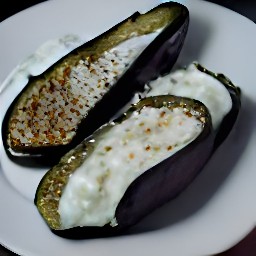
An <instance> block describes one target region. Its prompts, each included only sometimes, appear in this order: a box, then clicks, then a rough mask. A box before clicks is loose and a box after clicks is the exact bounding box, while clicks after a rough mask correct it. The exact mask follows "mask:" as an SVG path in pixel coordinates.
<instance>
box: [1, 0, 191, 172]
mask: <svg viewBox="0 0 256 256" xmlns="http://www.w3.org/2000/svg"><path fill="white" fill-rule="evenodd" d="M161 9H162V10H164V9H165V12H166V13H167V15H166V17H164V18H162V17H161V15H159V13H158V10H161ZM168 11H169V14H168ZM154 15H155V16H154ZM152 17H154V19H155V20H158V19H159V20H160V21H158V25H155V24H156V23H155V22H151V23H152V24H151V25H150V26H145V24H147V25H148V22H149V21H150V20H154V19H152ZM161 19H162V20H161ZM127 24H128V25H127ZM188 25H189V11H188V9H187V8H186V7H185V6H183V5H181V4H179V3H175V2H167V3H163V4H160V5H159V6H157V7H155V8H153V9H152V10H150V11H149V12H148V13H146V14H142V15H141V14H140V13H135V14H134V15H132V16H131V17H129V18H128V19H126V20H124V21H123V22H121V23H119V24H117V25H116V26H114V27H113V28H111V29H110V30H108V31H106V32H105V33H103V34H102V35H100V36H98V37H97V38H95V39H93V40H91V41H89V42H87V43H85V44H84V45H82V46H80V47H78V48H77V49H75V50H73V51H72V52H71V53H69V54H68V55H67V56H64V57H63V58H62V59H61V60H59V61H58V62H57V63H56V64H54V65H53V66H51V67H50V68H49V69H48V70H46V71H45V72H44V73H43V74H41V75H39V76H37V77H30V79H29V82H28V84H27V85H26V86H25V88H24V89H23V90H22V91H21V92H20V94H19V95H18V96H17V97H16V98H15V99H14V101H13V102H12V104H11V105H10V107H9V108H8V110H7V112H6V114H5V117H4V120H3V124H2V136H3V138H2V139H3V144H4V148H5V151H6V153H7V155H8V157H9V158H10V159H11V160H13V161H15V162H16V163H18V164H21V165H25V166H47V167H49V166H52V165H54V164H56V163H58V162H59V160H60V158H61V157H62V156H63V155H64V154H65V153H67V152H68V151H69V150H71V149H72V148H74V147H75V146H76V145H78V144H79V143H80V142H81V141H82V140H83V139H84V138H86V137H87V136H89V135H90V134H91V133H93V132H94V131H95V130H96V129H97V128H99V127H100V126H101V125H103V124H104V123H106V122H108V121H109V120H110V119H111V118H112V117H113V115H114V114H115V113H116V112H118V110H120V109H121V108H122V107H123V106H125V105H126V104H127V103H128V102H129V100H130V99H131V98H132V97H133V95H134V93H135V92H137V91H140V90H143V86H144V84H145V83H146V82H147V81H149V80H152V79H154V78H156V77H157V76H159V75H161V74H164V73H167V72H169V71H170V70H171V68H172V66H173V65H174V64H175V62H176V60H177V58H178V56H179V53H180V51H181V49H182V46H183V43H184V40H185V37H186V34H187V30H188ZM155 26H160V27H161V26H162V27H164V29H163V31H161V32H160V34H159V35H158V36H157V37H156V38H155V39H154V40H153V42H152V43H150V44H149V45H148V46H147V47H146V49H145V50H144V51H143V52H142V53H141V54H140V55H139V56H138V57H137V58H136V60H135V61H134V62H133V63H132V64H131V65H130V67H129V68H128V69H127V70H126V71H125V72H124V74H123V75H122V76H121V77H120V78H119V79H118V81H117V82H116V83H115V84H114V85H113V86H112V87H111V89H110V90H109V91H108V92H107V93H106V94H105V95H104V96H103V97H102V99H100V100H99V101H98V102H97V103H96V104H95V105H94V106H93V107H92V108H91V109H90V110H89V111H88V113H87V116H86V117H85V118H83V119H82V120H81V122H80V123H79V124H78V125H77V128H76V131H75V135H74V137H73V138H72V140H71V141H70V142H69V143H67V144H62V145H59V144H58V145H50V144H46V145H43V146H23V145H20V146H12V145H11V143H10V142H9V140H10V132H9V131H10V123H9V121H10V118H11V117H12V115H13V113H14V111H15V109H16V106H17V104H18V102H19V101H20V100H22V99H24V97H26V93H28V92H29V91H30V90H31V88H33V86H34V84H35V83H36V82H37V81H42V80H44V79H47V78H49V77H51V76H52V75H53V74H55V73H56V72H59V71H58V70H62V69H63V66H65V65H66V63H69V64H70V65H73V64H74V63H77V61H78V60H79V59H80V58H83V59H86V58H88V56H89V57H90V56H91V55H93V56H94V57H95V58H97V56H98V55H100V53H102V52H104V51H105V50H107V49H109V47H110V48H111V47H113V46H115V44H118V42H120V37H122V33H124V34H125V36H126V37H127V36H129V35H130V34H131V33H132V32H136V33H137V34H138V35H141V34H143V33H150V32H151V30H154V29H158V27H155ZM120 27H121V32H120ZM126 29H127V31H126ZM119 33H121V34H119ZM95 45H97V47H95ZM64 73H65V72H64ZM99 117H100V118H99Z"/></svg>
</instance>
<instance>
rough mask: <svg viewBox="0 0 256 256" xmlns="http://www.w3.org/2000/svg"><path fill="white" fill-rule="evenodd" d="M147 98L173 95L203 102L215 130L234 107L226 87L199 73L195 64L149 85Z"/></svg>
mask: <svg viewBox="0 0 256 256" xmlns="http://www.w3.org/2000/svg"><path fill="white" fill-rule="evenodd" d="M149 87H151V89H150V91H149V92H148V93H147V95H146V96H155V95H166V94H172V95H176V96H182V97H188V98H192V99H196V100H199V101H201V102H202V103H203V104H204V105H205V106H206V107H207V108H208V110H209V112H210V114H211V117H212V124H213V128H214V129H218V126H219V125H220V123H221V121H222V120H223V118H224V117H225V116H226V114H227V113H228V112H229V111H230V109H231V107H232V99H231V97H230V94H229V92H228V90H227V89H226V88H225V86H224V85H223V84H222V83H221V82H219V81H218V80H217V79H215V78H213V77H211V76H210V75H207V74H205V73H203V72H201V71H199V70H198V69H197V68H196V67H195V65H194V64H190V65H189V66H188V68H187V69H186V70H184V69H180V70H177V71H175V72H173V73H170V74H168V75H166V76H163V77H159V78H158V79H156V80H154V81H152V82H150V83H149Z"/></svg>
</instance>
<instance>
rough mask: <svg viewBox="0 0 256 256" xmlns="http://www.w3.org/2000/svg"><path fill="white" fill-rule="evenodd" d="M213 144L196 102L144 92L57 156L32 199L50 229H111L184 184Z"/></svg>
mask: <svg viewBox="0 0 256 256" xmlns="http://www.w3.org/2000/svg"><path fill="white" fill-rule="evenodd" d="M213 145H214V133H213V129H212V123H211V116H210V114H209V112H208V109H207V108H206V107H205V106H204V105H203V104H202V103H201V102H199V101H197V100H193V99H188V98H184V97H176V96H171V95H166V96H154V97H148V98H145V99H143V100H141V101H139V102H138V103H136V104H134V105H132V107H131V108H130V109H129V110H128V111H127V112H126V113H124V114H123V115H121V116H120V117H119V118H117V119H116V120H115V121H113V122H110V123H108V124H105V125H103V126H102V127H101V128H99V129H98V130H97V131H96V132H94V133H93V134H92V135H91V136H89V137H88V138H87V139H85V140H84V141H83V142H82V143H81V144H79V145H78V146H77V147H76V148H75V149H73V150H71V151H70V152H68V153H67V154H66V155H65V156H63V157H62V158H61V160H60V162H59V164H57V165H55V166H54V167H53V168H51V169H50V170H49V171H48V172H47V173H46V174H45V176H44V177H43V178H42V180H41V182H40V184H39V186H38V189H37V192H36V196H35V204H36V206H37V208H38V210H39V212H40V214H41V215H42V217H43V218H44V220H45V221H46V223H47V224H48V226H49V228H50V229H51V230H52V231H53V232H54V233H56V234H57V235H60V236H63V237H70V238H83V237H92V236H102V235H110V234H117V233H119V232H121V231H123V230H126V229H127V228H128V227H130V226H132V225H134V224H135V223H137V222H138V221H139V220H141V219H142V218H143V217H144V216H146V215H147V214H149V213H150V212H152V211H153V210H154V209H156V208H157V207H159V206H161V205H162V204H164V203H166V202H167V201H169V200H170V199H172V198H174V197H175V196H177V195H178V194H179V193H180V192H181V191H182V190H184V188H185V187H186V186H187V185H188V184H189V183H190V182H191V181H192V180H193V179H194V178H195V177H196V176H197V174H198V173H199V172H200V170H201V169H202V167H203V166H204V164H205V163H206V161H207V160H208V158H209V157H210V155H211V153H212V150H213Z"/></svg>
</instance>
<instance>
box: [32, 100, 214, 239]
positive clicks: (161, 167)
mask: <svg viewBox="0 0 256 256" xmlns="http://www.w3.org/2000/svg"><path fill="white" fill-rule="evenodd" d="M166 102H167V103H168V104H172V105H175V104H176V105H177V102H178V104H181V102H182V105H183V106H186V107H188V106H192V109H197V110H198V111H200V113H201V114H202V116H203V117H204V118H205V122H204V128H203V130H202V132H201V133H200V135H199V136H198V137H197V138H196V139H195V140H193V141H192V142H191V143H189V144H188V145H186V146H185V147H184V148H182V149H181V150H179V151H178V152H176V153H175V154H174V155H172V156H170V157H169V158H167V159H165V160H164V161H162V162H160V163H159V164H157V165H155V166H154V167H152V168H150V169H149V170H147V171H146V172H144V173H143V174H142V175H140V176H139V177H138V178H137V179H136V180H134V181H133V182H132V183H131V184H130V186H129V187H128V189H127V190H126V192H125V194H124V196H123V197H122V199H121V201H120V202H119V204H118V207H117V209H116V212H115V217H116V220H117V223H118V225H117V226H114V227H112V226H111V225H110V224H106V225H105V226H104V227H75V228H70V229H65V230H61V229H58V228H57V229H53V228H51V227H50V229H51V231H52V232H53V233H54V234H56V235H58V236H61V237H65V238H69V239H84V238H92V237H105V236H114V235H120V234H122V233H123V232H125V231H126V230H127V229H128V228H129V227H131V226H133V225H135V224H136V223H137V222H139V221H140V220H141V219H143V218H144V217H145V216H146V215H148V214H149V213H151V212H153V211H154V210H155V209H156V208H158V207H160V206H162V205H163V204H165V203H167V202H168V201H170V200H171V199H173V198H175V197H176V196H178V195H179V194H180V193H181V192H182V191H183V190H184V189H185V188H186V187H187V186H188V185H189V184H190V183H191V182H192V181H193V180H194V179H195V178H196V176H197V175H198V174H199V173H200V171H201V170H202V168H203V166H204V165H205V164H206V162H207V160H208V159H209V158H210V156H211V154H212V152H213V148H214V138H215V136H214V132H213V128H212V123H211V117H210V114H209V112H208V109H207V108H206V107H205V106H204V105H203V104H202V103H201V102H199V101H196V100H193V99H187V98H183V97H177V96H171V95H167V96H155V97H149V98H146V99H143V100H142V101H140V103H138V104H136V105H135V106H133V107H131V108H130V110H129V111H128V112H126V113H125V114H123V115H122V116H121V117H119V118H118V119H116V120H115V123H119V122H122V120H124V119H126V118H127V117H129V113H132V112H133V111H138V110H139V109H141V108H142V107H143V106H154V107H161V106H163V104H166ZM104 129H106V127H105V128H104ZM104 129H103V130H102V131H103V132H104ZM99 132H101V129H100V130H99ZM96 134H97V132H96ZM92 136H93V135H92ZM96 136H97V135H96ZM89 139H91V137H89V138H88V140H89ZM80 145H81V144H80ZM85 145H86V144H85ZM75 158H77V157H75ZM76 161H78V160H76ZM79 161H80V160H79ZM64 164H65V163H64ZM71 165H72V163H71ZM44 179H45V178H43V179H42V182H41V183H40V184H39V186H38V189H37V193H36V196H35V205H37V206H38V205H39V204H40V199H41V196H42V195H44V196H45V190H44V184H43V182H44ZM39 211H42V209H41V210H39ZM43 212H44V210H43ZM50 212H51V211H50ZM45 217H47V216H45ZM49 226H50V225H49Z"/></svg>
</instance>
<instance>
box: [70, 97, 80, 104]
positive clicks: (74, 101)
mask: <svg viewBox="0 0 256 256" xmlns="http://www.w3.org/2000/svg"><path fill="white" fill-rule="evenodd" d="M70 102H71V103H72V104H73V105H76V104H77V102H78V99H75V98H73V99H72V100H71V101H70Z"/></svg>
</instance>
